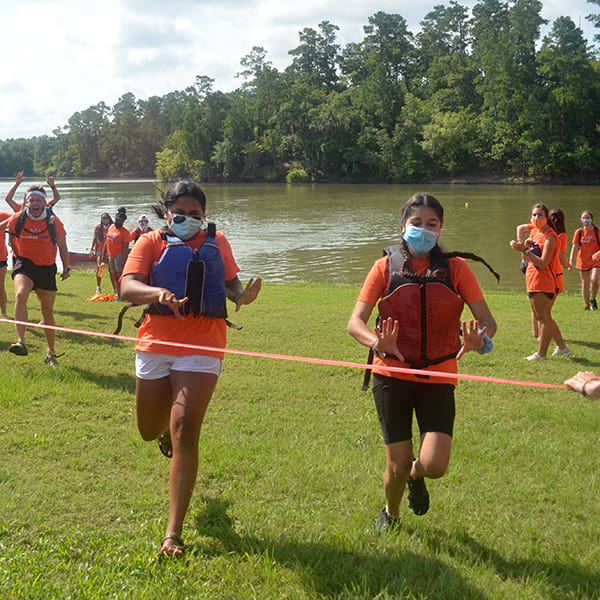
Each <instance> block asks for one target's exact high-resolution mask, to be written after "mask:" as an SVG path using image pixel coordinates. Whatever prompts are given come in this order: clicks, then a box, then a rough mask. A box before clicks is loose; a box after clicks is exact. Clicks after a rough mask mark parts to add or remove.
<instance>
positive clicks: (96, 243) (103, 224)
mask: <svg viewBox="0 0 600 600" xmlns="http://www.w3.org/2000/svg"><path fill="white" fill-rule="evenodd" d="M112 224H113V220H112V218H111V216H110V215H109V214H108V213H102V215H101V216H100V223H98V225H96V227H94V237H93V238H92V245H91V246H90V254H91V255H92V256H95V257H96V294H101V293H102V276H103V275H104V268H105V266H106V263H107V262H108V257H107V256H106V252H105V249H104V246H105V244H106V234H107V233H108V229H109V227H110V226H111V225H112Z"/></svg>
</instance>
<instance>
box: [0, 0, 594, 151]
mask: <svg viewBox="0 0 600 600" xmlns="http://www.w3.org/2000/svg"><path fill="white" fill-rule="evenodd" d="M459 3H461V4H464V5H465V6H472V5H473V4H474V1H473V0H470V1H469V2H460V0H459ZM2 4H3V6H2V35H1V36H0V56H2V69H1V70H0V139H6V138H10V137H31V136H33V135H43V134H51V132H52V130H53V129H55V128H56V127H57V126H62V125H64V124H66V122H67V120H68V118H69V117H70V116H71V115H72V114H73V113H74V112H76V111H78V110H84V109H85V108H87V107H88V106H91V105H94V104H97V103H98V102H100V101H104V102H106V103H107V104H109V105H112V104H114V103H115V102H116V101H117V100H118V98H119V97H120V96H122V95H123V94H124V93H125V92H129V91H130V92H132V93H134V94H135V95H136V97H138V98H147V97H149V96H152V95H162V94H166V93H168V92H170V91H173V90H176V89H184V88H186V87H188V86H189V85H191V84H192V83H193V82H194V80H195V77H196V75H206V76H208V77H211V78H213V79H215V84H214V87H215V89H221V90H224V91H227V90H231V89H234V88H235V87H237V86H238V85H239V84H240V80H239V79H236V77H235V74H236V73H238V72H239V71H240V70H241V66H240V59H241V58H242V57H243V56H245V55H246V54H248V53H249V52H250V51H251V49H252V47H253V46H262V47H263V48H264V49H265V50H266V51H267V59H268V60H270V61H271V62H272V63H273V64H274V66H275V67H277V68H279V69H283V68H284V67H285V66H287V65H288V64H289V63H290V61H291V57H290V56H289V55H288V50H290V49H292V48H294V47H296V46H297V45H298V43H299V39H298V33H299V32H300V31H302V30H303V29H304V28H305V27H312V28H316V27H317V26H318V24H319V23H320V22H321V21H324V20H327V21H330V22H331V23H333V24H334V25H337V26H338V27H339V31H338V32H337V41H338V43H339V44H340V46H342V47H343V46H344V45H345V44H347V43H349V42H356V41H360V40H361V39H362V36H363V26H364V25H366V24H367V22H368V18H369V16H372V15H373V14H375V13H376V12H378V11H383V12H389V13H394V12H398V13H400V14H401V15H402V16H403V17H404V18H405V19H406V21H407V25H408V27H409V29H410V30H412V31H417V30H418V27H419V22H420V21H421V20H422V19H423V17H424V16H425V15H426V14H427V13H428V12H429V11H430V10H432V9H433V7H434V6H435V5H436V4H439V2H438V1H437V0H414V1H413V2H411V3H398V2H397V0H393V1H392V0H381V1H380V2H378V3H376V4H373V3H372V2H368V1H366V0H348V1H346V2H343V3H340V2H339V1H338V0H304V1H303V2H301V3H300V2H298V3H288V4H286V3H282V2H280V1H279V0H243V1H242V0H226V1H224V0H209V1H202V0H169V1H165V0H86V2H81V1H80V0H54V1H52V2H50V1H47V0H37V1H34V0H19V1H18V2H10V3H9V2H3V3H2ZM445 4H447V2H445ZM5 5H6V6H5ZM594 9H595V7H594V6H592V5H590V4H588V3H587V2H586V0H573V1H572V2H571V3H569V5H568V6H565V5H564V3H562V2H559V1H558V0H547V1H546V2H545V3H544V8H543V10H542V15H543V16H544V17H545V18H546V19H549V20H550V22H552V21H553V20H554V19H555V18H556V17H558V16H560V15H563V14H567V15H568V16H570V17H571V18H572V19H573V20H574V22H575V23H576V24H577V25H581V27H582V28H583V29H584V32H585V35H586V37H587V39H588V41H589V42H590V43H592V41H593V34H594V33H595V32H598V30H594V29H593V28H592V26H591V24H590V23H589V22H588V21H587V20H586V19H585V17H586V16H587V15H588V14H590V13H591V12H595V10H594ZM550 25H551V23H550Z"/></svg>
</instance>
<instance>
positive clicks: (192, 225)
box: [169, 215, 204, 240]
mask: <svg viewBox="0 0 600 600" xmlns="http://www.w3.org/2000/svg"><path fill="white" fill-rule="evenodd" d="M203 227H204V219H202V220H198V219H192V218H190V217H188V216H186V215H173V219H172V220H171V225H169V228H170V229H171V231H172V232H173V233H174V234H175V235H176V236H177V237H178V238H179V239H180V240H189V239H190V238H192V237H194V236H195V235H196V234H197V233H198V232H199V231H200V230H201V229H202V228H203Z"/></svg>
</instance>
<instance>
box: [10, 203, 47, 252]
mask: <svg viewBox="0 0 600 600" xmlns="http://www.w3.org/2000/svg"><path fill="white" fill-rule="evenodd" d="M25 219H27V209H26V208H25V207H23V210H22V211H21V213H20V214H19V218H18V219H17V223H16V225H15V233H14V236H15V237H21V232H22V231H23V229H25ZM45 221H46V229H47V230H48V235H49V236H50V240H51V241H52V243H53V244H54V245H55V246H56V225H55V224H54V213H53V212H52V208H51V207H49V206H46V218H45ZM25 231H27V233H32V232H31V231H29V230H28V229H25ZM40 233H44V232H43V231H40Z"/></svg>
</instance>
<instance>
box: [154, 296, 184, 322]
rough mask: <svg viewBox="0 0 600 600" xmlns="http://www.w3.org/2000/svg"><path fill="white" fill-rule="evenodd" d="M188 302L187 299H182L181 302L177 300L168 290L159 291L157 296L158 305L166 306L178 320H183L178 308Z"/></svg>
mask: <svg viewBox="0 0 600 600" xmlns="http://www.w3.org/2000/svg"><path fill="white" fill-rule="evenodd" d="M187 301H188V297H187V296H186V297H185V298H182V299H181V300H178V299H177V296H175V294H174V293H173V292H171V291H169V290H165V289H161V290H160V292H159V294H158V303H159V304H164V305H165V306H168V307H169V308H170V309H171V310H172V311H173V314H174V315H175V316H176V317H177V318H178V319H183V315H182V314H181V311H180V308H181V307H182V306H183V305H184V304H185V303H186V302H187Z"/></svg>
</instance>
